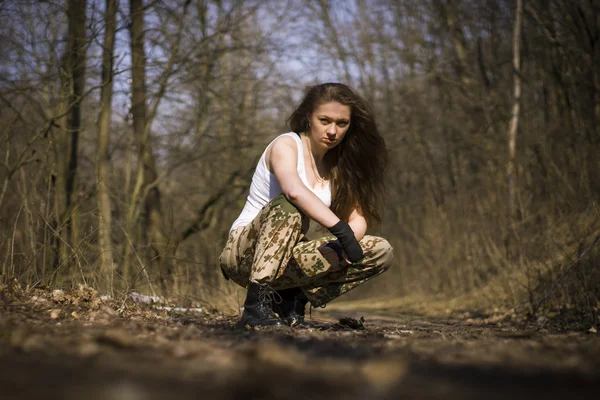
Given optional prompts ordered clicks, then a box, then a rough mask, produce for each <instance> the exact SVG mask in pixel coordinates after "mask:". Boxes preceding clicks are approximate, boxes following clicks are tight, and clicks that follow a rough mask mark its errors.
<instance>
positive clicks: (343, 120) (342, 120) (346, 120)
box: [317, 115, 350, 122]
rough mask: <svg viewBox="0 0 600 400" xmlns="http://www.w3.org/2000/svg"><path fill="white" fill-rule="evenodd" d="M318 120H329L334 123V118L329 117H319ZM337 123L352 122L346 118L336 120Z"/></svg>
mask: <svg viewBox="0 0 600 400" xmlns="http://www.w3.org/2000/svg"><path fill="white" fill-rule="evenodd" d="M317 118H325V119H328V120H330V121H333V118H331V117H328V116H327V115H317ZM335 122H350V120H349V119H346V118H340V119H338V120H336V121H335Z"/></svg>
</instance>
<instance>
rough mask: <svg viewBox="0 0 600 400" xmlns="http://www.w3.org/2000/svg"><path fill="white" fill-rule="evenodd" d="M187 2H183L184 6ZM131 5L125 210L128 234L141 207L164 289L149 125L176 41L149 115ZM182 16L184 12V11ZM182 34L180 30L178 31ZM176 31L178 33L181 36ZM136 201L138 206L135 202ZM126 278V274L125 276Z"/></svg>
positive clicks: (138, 17)
mask: <svg viewBox="0 0 600 400" xmlns="http://www.w3.org/2000/svg"><path fill="white" fill-rule="evenodd" d="M188 4H189V2H188V3H186V7H187V5H188ZM130 8H131V60H132V68H131V69H132V71H131V78H132V94H131V99H132V102H131V113H132V117H133V131H134V135H135V139H136V143H137V147H138V172H137V178H136V179H137V181H136V186H135V188H134V193H133V195H132V200H131V202H132V206H133V207H130V211H129V212H128V221H127V228H128V232H129V233H130V235H131V232H132V228H133V224H134V222H135V221H136V220H137V214H138V213H137V210H138V207H139V209H140V210H141V221H140V222H141V226H140V227H141V228H142V232H144V233H145V234H146V239H147V240H148V242H149V244H150V246H151V248H152V251H153V254H152V259H154V260H156V262H157V263H158V273H159V280H160V283H161V286H162V289H163V291H165V290H166V280H167V279H168V278H169V276H170V275H171V271H172V268H171V263H170V261H169V260H168V257H164V255H165V253H166V252H167V251H169V249H170V248H171V249H172V248H173V246H169V238H168V237H167V235H166V234H165V231H164V229H163V223H162V212H161V200H160V191H159V189H158V186H157V185H156V184H154V183H155V181H156V179H157V177H158V174H157V171H156V163H155V160H154V154H153V153H152V141H151V136H150V126H151V124H152V119H153V118H154V116H155V115H156V109H157V106H158V102H159V101H160V99H161V98H162V96H163V95H164V90H165V87H166V81H167V78H168V74H169V73H170V69H171V68H172V65H173V61H174V57H175V55H176V54H177V51H178V44H179V43H177V44H176V46H175V48H174V49H173V53H172V55H171V57H170V60H169V64H168V65H167V67H166V69H165V74H164V76H163V79H162V81H161V89H160V91H159V93H158V95H157V98H156V100H155V103H154V106H153V108H152V111H151V112H150V114H148V109H147V104H146V72H145V67H146V56H145V54H144V6H143V0H130ZM184 15H185V11H184ZM180 33H181V31H180ZM180 33H179V36H180ZM136 204H137V205H136ZM125 277H126V278H127V276H125Z"/></svg>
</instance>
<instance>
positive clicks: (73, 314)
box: [71, 311, 79, 319]
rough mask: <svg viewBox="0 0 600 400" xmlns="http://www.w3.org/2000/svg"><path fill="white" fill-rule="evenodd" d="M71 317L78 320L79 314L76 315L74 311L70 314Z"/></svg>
mask: <svg viewBox="0 0 600 400" xmlns="http://www.w3.org/2000/svg"><path fill="white" fill-rule="evenodd" d="M71 317H73V318H74V319H79V314H77V313H76V312H75V311H73V312H72V313H71Z"/></svg>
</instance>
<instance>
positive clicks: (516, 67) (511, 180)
mask: <svg viewBox="0 0 600 400" xmlns="http://www.w3.org/2000/svg"><path fill="white" fill-rule="evenodd" d="M522 18H523V0H517V2H516V9H515V26H514V31H513V79H514V87H513V96H514V102H513V106H512V113H511V118H510V125H509V128H508V164H507V177H508V208H509V213H510V216H511V218H513V217H515V213H516V206H515V191H516V189H515V186H516V184H515V175H516V174H517V172H516V170H515V169H516V166H515V159H516V146H517V128H518V126H519V111H520V106H521V52H520V48H521V47H520V43H521V20H522Z"/></svg>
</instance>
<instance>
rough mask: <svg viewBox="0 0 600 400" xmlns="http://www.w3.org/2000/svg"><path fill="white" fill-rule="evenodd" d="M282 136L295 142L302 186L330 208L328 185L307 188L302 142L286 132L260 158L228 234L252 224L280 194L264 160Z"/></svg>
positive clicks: (278, 187) (296, 136)
mask: <svg viewBox="0 0 600 400" xmlns="http://www.w3.org/2000/svg"><path fill="white" fill-rule="evenodd" d="M282 136H290V137H293V138H294V140H295V141H296V145H297V147H298V175H299V176H300V180H302V183H304V185H306V187H307V188H308V189H310V191H311V192H313V193H314V194H315V195H317V197H318V198H319V199H321V200H322V201H323V203H325V205H327V207H331V187H330V185H329V183H327V186H326V187H325V188H323V189H318V190H315V189H312V188H311V187H310V186H309V184H308V180H307V179H306V170H305V169H304V150H303V148H302V140H301V139H300V136H299V135H298V134H297V133H295V132H288V133H284V134H282V135H279V136H277V137H276V138H275V139H273V141H271V143H269V145H268V146H267V148H266V149H265V151H264V152H263V154H262V156H261V157H260V160H259V161H258V165H257V166H256V170H255V171H254V175H253V176H252V183H251V184H250V192H249V193H248V198H247V199H246V204H245V205H244V208H243V209H242V213H241V214H240V216H239V217H238V218H237V219H236V220H235V221H234V223H233V225H232V226H231V229H230V230H229V232H231V231H233V230H234V229H235V228H238V227H240V226H245V225H248V224H249V223H250V222H252V220H253V219H254V217H256V216H257V215H258V213H259V212H260V210H261V209H262V208H263V207H264V206H265V205H266V204H267V203H268V202H269V201H271V200H272V199H273V198H275V197H276V196H277V195H279V194H280V193H281V192H282V190H281V186H280V185H279V181H278V180H277V178H276V177H275V174H273V173H272V172H269V169H268V168H267V162H266V160H265V157H266V154H267V150H268V149H269V147H270V146H271V144H273V142H274V141H275V140H277V139H278V138H280V137H282Z"/></svg>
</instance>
